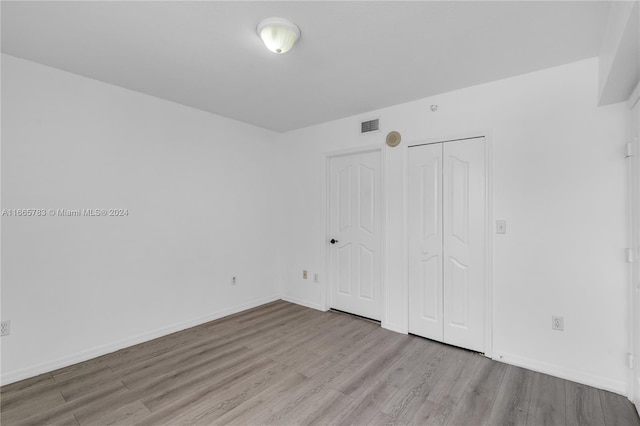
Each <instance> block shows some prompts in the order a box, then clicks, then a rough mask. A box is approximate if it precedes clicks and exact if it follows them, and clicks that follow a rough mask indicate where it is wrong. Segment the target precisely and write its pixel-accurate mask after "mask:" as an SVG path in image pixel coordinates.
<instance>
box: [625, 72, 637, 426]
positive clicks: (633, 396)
mask: <svg viewBox="0 0 640 426" xmlns="http://www.w3.org/2000/svg"><path fill="white" fill-rule="evenodd" d="M639 102H640V82H638V84H637V85H636V87H635V89H634V90H633V92H632V93H631V96H629V99H628V101H627V108H628V120H629V121H628V134H627V142H628V143H631V144H632V149H633V150H634V152H633V155H632V156H631V157H629V158H628V166H627V168H628V170H627V173H628V179H627V181H628V183H627V185H628V217H629V219H628V220H629V222H628V227H629V228H628V230H629V234H628V235H629V248H630V249H632V250H634V257H635V259H633V262H631V263H630V265H629V294H630V295H631V297H630V298H629V299H630V301H629V305H630V306H629V310H630V312H629V313H630V315H629V320H630V322H631V324H630V327H629V353H630V354H631V356H632V360H633V363H632V365H631V366H630V367H632V368H631V369H630V373H629V376H630V378H629V395H628V398H629V399H630V400H631V402H633V404H634V405H635V407H636V411H637V412H638V413H640V386H639V385H638V382H640V379H639V378H640V321H639V319H640V298H639V297H638V295H637V290H636V286H638V285H640V283H637V282H634V280H635V279H636V277H638V276H640V259H639V257H640V247H639V246H638V244H640V241H636V238H637V237H636V232H637V230H636V226H638V225H637V224H636V223H634V215H636V214H638V212H639V211H640V152H638V151H639V150H640V141H638V140H635V141H634V140H633V138H632V135H633V131H634V130H633V129H632V126H633V124H634V120H633V117H632V114H633V109H634V108H635V107H636V106H637V104H638V103H639ZM636 125H637V123H636ZM635 220H637V219H635Z"/></svg>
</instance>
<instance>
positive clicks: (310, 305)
mask: <svg viewBox="0 0 640 426" xmlns="http://www.w3.org/2000/svg"><path fill="white" fill-rule="evenodd" d="M280 298H281V299H282V300H284V301H285V302H291V303H295V304H296V305H301V306H306V307H307V308H311V309H317V310H318V311H323V312H324V311H326V309H324V308H323V307H322V306H320V304H319V303H314V302H307V301H306V300H301V299H296V298H295V297H290V296H285V295H282V296H281V297H280Z"/></svg>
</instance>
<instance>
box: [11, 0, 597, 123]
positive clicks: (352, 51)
mask: <svg viewBox="0 0 640 426" xmlns="http://www.w3.org/2000/svg"><path fill="white" fill-rule="evenodd" d="M1 7H2V11H1V12H2V51H3V52H5V53H8V54H10V55H14V56H18V57H21V58H25V59H30V60H33V61H36V62H39V63H42V64H45V65H50V66H53V67H56V68H60V69H63V70H66V71H70V72H73V73H77V74H80V75H84V76H87V77H91V78H94V79H97V80H101V81H104V82H107V83H111V84H115V85H118V86H122V87H126V88H128V89H132V90H136V91H139V92H143V93H147V94H149V95H153V96H157V97H160V98H164V99H168V100H171V101H174V102H178V103H181V104H185V105H189V106H192V107H195V108H199V109H202V110H205V111H210V112H212V113H216V114H219V115H223V116H226V117H229V118H233V119H236V120H240V121H244V122H247V123H251V124H254V125H257V126H261V127H264V128H267V129H272V130H275V131H279V132H282V131H287V130H292V129H297V128H301V127H305V126H309V125H313V124H317V123H322V122H326V121H330V120H333V119H337V118H342V117H346V116H350V115H355V114H359V113H363V112H366V111H370V110H373V109H377V108H382V107H386V106H390V105H395V104H399V103H403V102H408V101H411V100H415V99H419V98H424V97H427V96H430V95H434V94H438V93H443V92H447V91H450V90H455V89H459V88H462V87H468V86H470V85H474V84H479V83H483V82H488V81H493V80H497V79H501V78H505V77H509V76H513V75H518V74H522V73H526V72H531V71H535V70H539V69H543V68H548V67H552V66H556V65H561V64H565V63H569V62H573V61H577V60H580V59H584V58H589V57H594V56H597V54H598V50H599V48H600V43H601V40H602V37H603V33H604V28H605V25H606V21H607V15H608V10H609V4H608V3H607V2H593V1H587V2H558V1H554V2H538V1H534V2H480V1H469V2H452V1H446V2H435V1H430V2H400V1H389V2H363V1H356V2H342V1H340V2H302V1H300V2H268V1H259V2H244V1H242V2H240V1H235V2H230V1H225V2H209V1H200V2H197V1H196V2H184V1H171V2H168V1H160V2H145V1H143V2H109V1H97V2H86V1H77V2H57V1H46V2H11V1H2V6H1ZM269 16H280V17H284V18H287V19H289V20H292V21H293V22H295V23H296V24H297V25H298V26H299V27H300V29H301V31H302V37H301V39H300V41H299V42H298V44H297V45H296V46H295V47H294V48H293V49H292V50H291V52H289V53H288V54H286V55H275V54H273V53H271V52H269V51H268V50H267V49H266V48H265V47H264V46H263V45H262V42H261V40H260V39H259V38H258V36H257V35H256V32H255V27H256V25H257V24H258V22H260V21H261V20H262V19H264V18H266V17H269ZM594 90H595V88H594Z"/></svg>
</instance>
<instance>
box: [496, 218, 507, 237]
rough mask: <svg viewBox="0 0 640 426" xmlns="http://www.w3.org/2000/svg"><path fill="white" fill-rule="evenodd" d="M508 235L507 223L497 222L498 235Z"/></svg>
mask: <svg viewBox="0 0 640 426" xmlns="http://www.w3.org/2000/svg"><path fill="white" fill-rule="evenodd" d="M506 233H507V221H506V220H496V234H506Z"/></svg>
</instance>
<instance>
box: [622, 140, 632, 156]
mask: <svg viewBox="0 0 640 426" xmlns="http://www.w3.org/2000/svg"><path fill="white" fill-rule="evenodd" d="M624 156H625V158H629V157H633V144H632V143H631V142H628V143H627V144H625V148H624Z"/></svg>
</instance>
